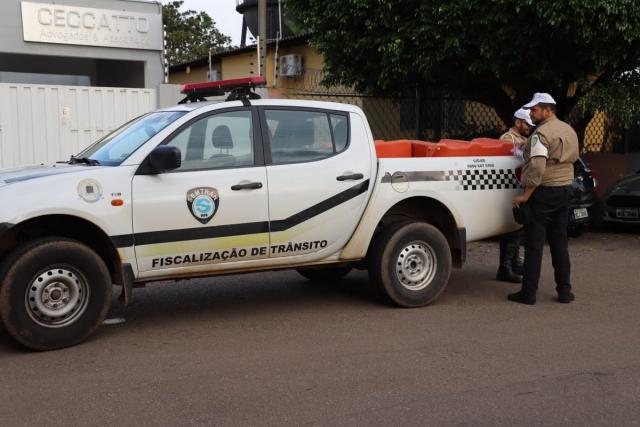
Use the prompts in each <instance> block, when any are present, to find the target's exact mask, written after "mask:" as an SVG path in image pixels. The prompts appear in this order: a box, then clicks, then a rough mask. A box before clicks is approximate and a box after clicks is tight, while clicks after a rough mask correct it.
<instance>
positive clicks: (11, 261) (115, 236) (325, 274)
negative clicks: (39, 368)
mask: <svg viewBox="0 0 640 427" xmlns="http://www.w3.org/2000/svg"><path fill="white" fill-rule="evenodd" d="M492 144H493V145H492ZM495 144H501V143H499V142H494V143H490V142H487V143H486V144H485V145H483V144H482V143H477V144H470V143H468V144H467V145H469V146H471V145H474V146H475V147H476V149H475V151H474V152H473V153H472V152H471V151H469V150H466V149H464V147H461V146H460V144H458V145H456V143H455V142H452V143H451V144H450V145H447V144H446V143H441V144H429V143H420V142H417V141H415V142H411V141H398V142H395V143H392V142H382V143H379V144H377V145H376V144H375V143H374V140H373V137H372V134H371V130H370V129H369V125H368V123H367V120H366V118H365V115H364V113H363V112H362V111H361V110H360V109H359V108H357V107H355V106H352V105H343V104H336V103H325V102H313V101H294V100H251V101H249V100H248V99H246V98H245V99H243V100H242V101H240V100H237V101H230V102H222V103H192V104H183V105H179V106H176V107H173V108H168V109H164V110H160V111H156V112H152V113H149V114H146V115H144V116H142V117H139V118H137V119H135V120H133V121H131V122H129V123H126V124H125V125H123V126H122V127H120V128H119V129H117V130H115V131H114V132H113V133H111V134H109V135H108V136H106V137H104V138H103V139H101V140H100V141H98V142H96V143H95V144H94V145H92V146H91V147H89V148H87V149H86V150H85V151H83V152H81V153H79V154H78V155H77V156H75V157H72V158H71V159H70V161H68V162H59V163H56V164H51V165H39V166H31V167H25V168H19V169H8V170H1V171H0V261H1V264H0V317H1V319H2V322H3V323H4V325H5V327H6V329H7V330H8V332H9V333H10V334H11V335H12V336H13V337H14V338H15V339H16V340H17V341H19V342H20V343H22V344H23V345H25V346H27V347H29V348H31V349H37V350H46V349H55V348H60V347H65V346H70V345H74V344H77V343H79V342H81V341H82V340H84V339H85V338H87V337H88V336H89V335H90V334H91V333H92V332H93V331H95V329H96V328H97V327H98V326H99V325H100V324H101V322H102V321H103V320H104V318H105V316H106V314H107V311H108V309H109V305H110V303H111V293H112V285H116V286H120V287H122V289H123V290H122V298H123V299H124V301H125V302H128V301H129V299H130V298H131V292H132V288H133V287H136V286H140V285H143V284H144V283H145V282H149V281H157V280H164V279H176V278H193V277H202V276H212V275H221V274H227V273H238V272H255V271H260V270H268V269H283V268H292V269H297V270H298V271H299V272H300V273H301V274H302V275H303V276H305V277H307V278H309V279H311V280H333V279H338V278H340V277H342V276H344V275H345V274H347V273H348V272H349V271H350V269H351V268H354V267H355V268H360V269H367V270H368V271H369V275H370V280H371V282H372V284H373V285H375V286H377V287H379V289H380V290H382V292H383V294H384V295H386V296H387V297H388V299H389V300H390V301H391V302H393V303H395V304H397V305H399V306H402V307H417V306H423V305H426V304H429V303H430V302H432V301H433V300H435V299H436V298H437V296H438V295H439V294H440V293H441V292H442V291H443V289H444V288H445V286H446V284H447V282H448V280H449V275H450V272H451V268H452V266H456V267H460V266H462V264H463V263H464V260H465V251H466V243H467V242H468V241H472V240H477V239H483V238H486V237H489V236H494V235H498V234H502V233H505V232H509V231H512V230H515V229H517V228H518V225H517V224H515V223H514V221H513V218H512V213H511V198H512V196H513V195H514V194H516V192H517V191H518V190H517V187H518V184H517V179H516V177H515V174H514V173H515V169H516V168H517V167H518V165H519V163H518V160H517V159H516V158H515V157H513V156H511V155H509V149H508V147H503V148H505V149H499V150H498V152H496V147H497V146H496V145H495ZM407 147H408V148H407ZM483 147H484V148H483ZM485 148H486V149H485ZM376 149H378V151H379V155H377V154H376ZM441 149H445V150H444V152H443V153H444V154H442V153H440V154H439V151H440V150H441ZM403 150H404V151H403ZM406 150H408V151H406ZM447 150H448V151H447ZM456 150H458V151H456ZM492 150H493V151H492ZM385 152H386V153H387V154H385ZM485 152H486V153H488V154H487V155H483V153H485ZM492 152H493V154H492ZM447 153H449V154H447ZM470 153H471V154H470ZM496 153H497V154H496Z"/></svg>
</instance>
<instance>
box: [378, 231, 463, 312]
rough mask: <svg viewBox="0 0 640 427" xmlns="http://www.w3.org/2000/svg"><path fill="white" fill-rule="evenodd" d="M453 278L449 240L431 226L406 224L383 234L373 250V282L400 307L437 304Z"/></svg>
mask: <svg viewBox="0 0 640 427" xmlns="http://www.w3.org/2000/svg"><path fill="white" fill-rule="evenodd" d="M450 274H451V251H450V250H449V244H448V243H447V239H446V238H445V237H444V236H443V235H442V233H441V232H440V231H439V230H438V229H437V228H435V227H434V226H432V225H430V224H426V223H423V222H404V223H400V224H396V225H395V226H391V227H389V228H388V229H386V230H383V231H382V232H381V233H380V235H379V236H377V238H376V240H375V242H374V244H373V247H372V248H371V253H370V258H369V278H370V280H371V282H373V283H374V284H375V285H377V286H378V287H379V288H380V289H381V290H382V291H383V294H384V295H385V296H386V297H388V299H389V300H390V301H391V302H393V303H394V304H396V305H399V306H400V307H420V306H424V305H427V304H429V303H431V302H432V301H434V300H435V299H436V298H437V297H438V296H439V295H440V293H441V292H442V291H443V290H444V288H445V287H446V286H447V283H448V282H449V276H450Z"/></svg>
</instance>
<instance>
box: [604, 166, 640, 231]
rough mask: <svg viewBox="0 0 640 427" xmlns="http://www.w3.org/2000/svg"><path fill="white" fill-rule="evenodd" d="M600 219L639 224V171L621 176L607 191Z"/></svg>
mask: <svg viewBox="0 0 640 427" xmlns="http://www.w3.org/2000/svg"><path fill="white" fill-rule="evenodd" d="M602 219H603V220H605V221H607V222H616V223H625V224H635V225H640V171H638V172H637V173H636V174H634V175H631V176H627V177H625V178H622V179H621V180H620V181H618V182H617V183H616V184H614V185H613V186H612V187H611V189H609V191H607V193H606V194H605V196H604V198H603V201H602Z"/></svg>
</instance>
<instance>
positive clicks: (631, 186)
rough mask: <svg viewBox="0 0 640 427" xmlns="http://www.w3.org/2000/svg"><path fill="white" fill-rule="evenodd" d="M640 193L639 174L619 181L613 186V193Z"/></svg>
mask: <svg viewBox="0 0 640 427" xmlns="http://www.w3.org/2000/svg"><path fill="white" fill-rule="evenodd" d="M618 191H640V174H636V175H631V176H628V177H626V178H623V179H621V180H620V181H618V182H617V183H616V184H615V185H614V186H613V192H618Z"/></svg>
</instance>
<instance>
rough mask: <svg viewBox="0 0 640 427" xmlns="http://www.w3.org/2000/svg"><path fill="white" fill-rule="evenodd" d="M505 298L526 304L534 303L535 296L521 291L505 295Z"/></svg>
mask: <svg viewBox="0 0 640 427" xmlns="http://www.w3.org/2000/svg"><path fill="white" fill-rule="evenodd" d="M507 299H508V300H509V301H513V302H519V303H520V304H527V305H534V304H535V303H536V297H532V296H529V295H527V294H525V293H524V292H522V291H520V292H516V293H514V294H509V295H507Z"/></svg>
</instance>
